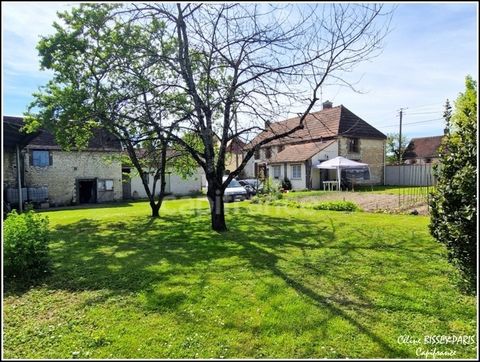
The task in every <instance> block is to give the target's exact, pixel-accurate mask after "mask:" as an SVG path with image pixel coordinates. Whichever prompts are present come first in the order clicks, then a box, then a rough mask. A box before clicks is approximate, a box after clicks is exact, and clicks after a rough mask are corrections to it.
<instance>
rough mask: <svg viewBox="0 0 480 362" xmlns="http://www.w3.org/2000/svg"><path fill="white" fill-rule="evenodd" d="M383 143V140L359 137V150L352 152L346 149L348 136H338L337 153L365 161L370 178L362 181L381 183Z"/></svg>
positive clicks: (382, 175)
mask: <svg viewBox="0 0 480 362" xmlns="http://www.w3.org/2000/svg"><path fill="white" fill-rule="evenodd" d="M384 143H385V141H384V140H378V139H366V138H361V139H360V145H359V151H360V152H358V153H352V152H349V151H348V138H346V137H339V142H338V147H339V148H338V155H339V156H343V157H345V158H348V159H350V160H358V161H359V162H363V163H367V164H368V165H369V168H370V180H369V181H364V183H369V184H377V185H378V184H380V185H381V184H383V178H384V167H383V166H384Z"/></svg>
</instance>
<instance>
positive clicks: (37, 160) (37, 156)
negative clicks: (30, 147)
mask: <svg viewBox="0 0 480 362" xmlns="http://www.w3.org/2000/svg"><path fill="white" fill-rule="evenodd" d="M49 165H50V153H49V152H48V151H38V150H36V151H32V166H38V167H47V166H49Z"/></svg>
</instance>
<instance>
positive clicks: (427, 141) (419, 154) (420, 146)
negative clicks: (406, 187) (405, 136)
mask: <svg viewBox="0 0 480 362" xmlns="http://www.w3.org/2000/svg"><path fill="white" fill-rule="evenodd" d="M443 137H444V136H431V137H418V138H412V139H411V141H410V143H409V144H408V146H407V148H406V149H405V152H404V153H403V160H404V162H405V164H407V165H412V164H419V165H424V164H428V163H436V162H438V161H439V160H440V152H439V148H440V145H441V144H442V139H443Z"/></svg>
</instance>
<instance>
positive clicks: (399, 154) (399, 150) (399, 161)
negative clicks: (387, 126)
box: [398, 108, 407, 165]
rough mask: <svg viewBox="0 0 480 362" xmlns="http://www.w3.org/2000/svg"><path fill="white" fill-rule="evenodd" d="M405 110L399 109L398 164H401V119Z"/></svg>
mask: <svg viewBox="0 0 480 362" xmlns="http://www.w3.org/2000/svg"><path fill="white" fill-rule="evenodd" d="M405 109H407V108H400V111H399V112H400V131H399V132H398V164H399V165H401V164H402V119H403V111H404V110H405Z"/></svg>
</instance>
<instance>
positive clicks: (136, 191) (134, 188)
mask: <svg viewBox="0 0 480 362" xmlns="http://www.w3.org/2000/svg"><path fill="white" fill-rule="evenodd" d="M132 172H134V170H132ZM148 179H149V183H148V186H149V188H150V190H152V188H153V175H150V176H149V178H148ZM165 182H166V187H165V190H166V192H169V193H172V194H174V195H188V194H192V193H195V192H199V191H201V189H202V178H201V173H200V171H198V172H196V173H195V174H194V175H193V176H191V177H187V178H186V179H183V178H182V177H180V176H179V175H177V174H174V173H170V174H167V175H166V176H165ZM130 184H131V192H132V197H133V198H140V199H143V198H147V193H146V192H145V187H144V186H143V183H142V179H141V178H140V176H139V175H138V174H136V173H135V174H133V176H132V177H131V179H130ZM159 190H160V181H157V185H156V187H155V192H156V193H157V192H158V191H159Z"/></svg>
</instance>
